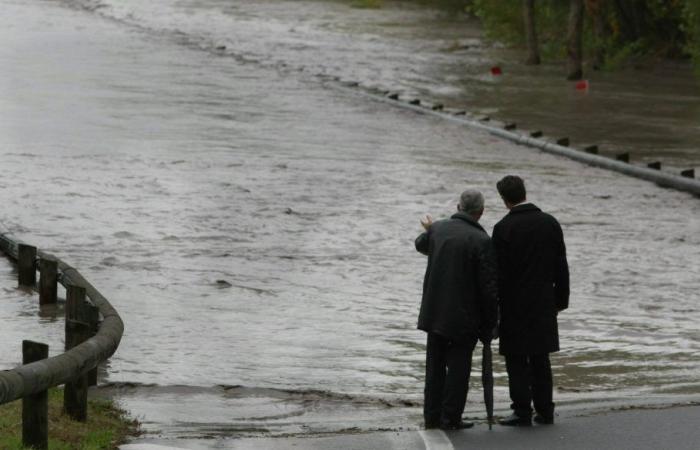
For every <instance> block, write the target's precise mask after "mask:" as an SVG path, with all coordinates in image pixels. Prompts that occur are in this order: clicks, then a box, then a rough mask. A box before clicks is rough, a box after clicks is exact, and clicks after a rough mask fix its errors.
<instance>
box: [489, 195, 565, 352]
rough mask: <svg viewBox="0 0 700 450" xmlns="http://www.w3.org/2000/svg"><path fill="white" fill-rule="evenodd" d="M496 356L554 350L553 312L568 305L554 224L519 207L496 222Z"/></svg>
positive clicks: (558, 232) (557, 229) (560, 237)
mask: <svg viewBox="0 0 700 450" xmlns="http://www.w3.org/2000/svg"><path fill="white" fill-rule="evenodd" d="M493 244H494V248H495V249H496V253H497V260H498V272H499V282H498V284H499V296H500V302H501V321H502V322H501V345H500V346H501V353H517V354H531V353H547V352H552V351H557V350H559V342H558V341H559V339H558V330H557V324H556V314H557V312H558V311H560V310H563V309H565V308H566V307H567V306H568V301H569V272H568V265H567V262H566V248H565V245H564V238H563V234H562V231H561V227H560V225H559V223H558V222H557V221H556V219H554V217H552V216H550V215H549V214H546V213H543V212H542V211H541V210H540V209H539V208H537V207H536V206H534V205H532V204H522V205H518V206H515V207H513V208H512V209H511V211H510V213H509V214H508V215H507V216H506V217H504V218H503V219H502V220H501V221H500V222H499V223H497V224H496V226H495V227H494V231H493Z"/></svg>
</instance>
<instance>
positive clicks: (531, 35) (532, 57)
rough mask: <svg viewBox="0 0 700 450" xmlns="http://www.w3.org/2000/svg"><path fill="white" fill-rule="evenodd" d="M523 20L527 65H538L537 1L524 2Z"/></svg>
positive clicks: (524, 0)
mask: <svg viewBox="0 0 700 450" xmlns="http://www.w3.org/2000/svg"><path fill="white" fill-rule="evenodd" d="M523 19H524V20H525V37H526V38H527V53H528V55H527V59H526V60H525V64H530V65H537V64H539V63H540V45H539V42H538V40H537V28H536V27H535V0H523Z"/></svg>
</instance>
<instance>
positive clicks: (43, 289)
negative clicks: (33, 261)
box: [39, 258, 58, 305]
mask: <svg viewBox="0 0 700 450" xmlns="http://www.w3.org/2000/svg"><path fill="white" fill-rule="evenodd" d="M39 275H40V277H39V304H40V305H50V304H55V303H56V298H57V288H58V261H56V260H55V259H49V258H41V259H40V260H39Z"/></svg>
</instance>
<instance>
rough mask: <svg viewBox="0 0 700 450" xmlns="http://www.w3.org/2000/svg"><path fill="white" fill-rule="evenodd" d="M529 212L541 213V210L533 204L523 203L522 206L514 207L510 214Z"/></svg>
mask: <svg viewBox="0 0 700 450" xmlns="http://www.w3.org/2000/svg"><path fill="white" fill-rule="evenodd" d="M528 211H541V210H540V208H538V207H537V206H535V205H533V204H532V203H523V204H521V205H518V206H514V207H513V208H511V210H510V212H509V213H508V214H517V213H521V212H528Z"/></svg>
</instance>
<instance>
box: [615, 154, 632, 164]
mask: <svg viewBox="0 0 700 450" xmlns="http://www.w3.org/2000/svg"><path fill="white" fill-rule="evenodd" d="M615 159H617V160H618V161H622V162H626V163H628V162H630V154H629V153H627V152H625V153H620V154H619V155H615Z"/></svg>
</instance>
